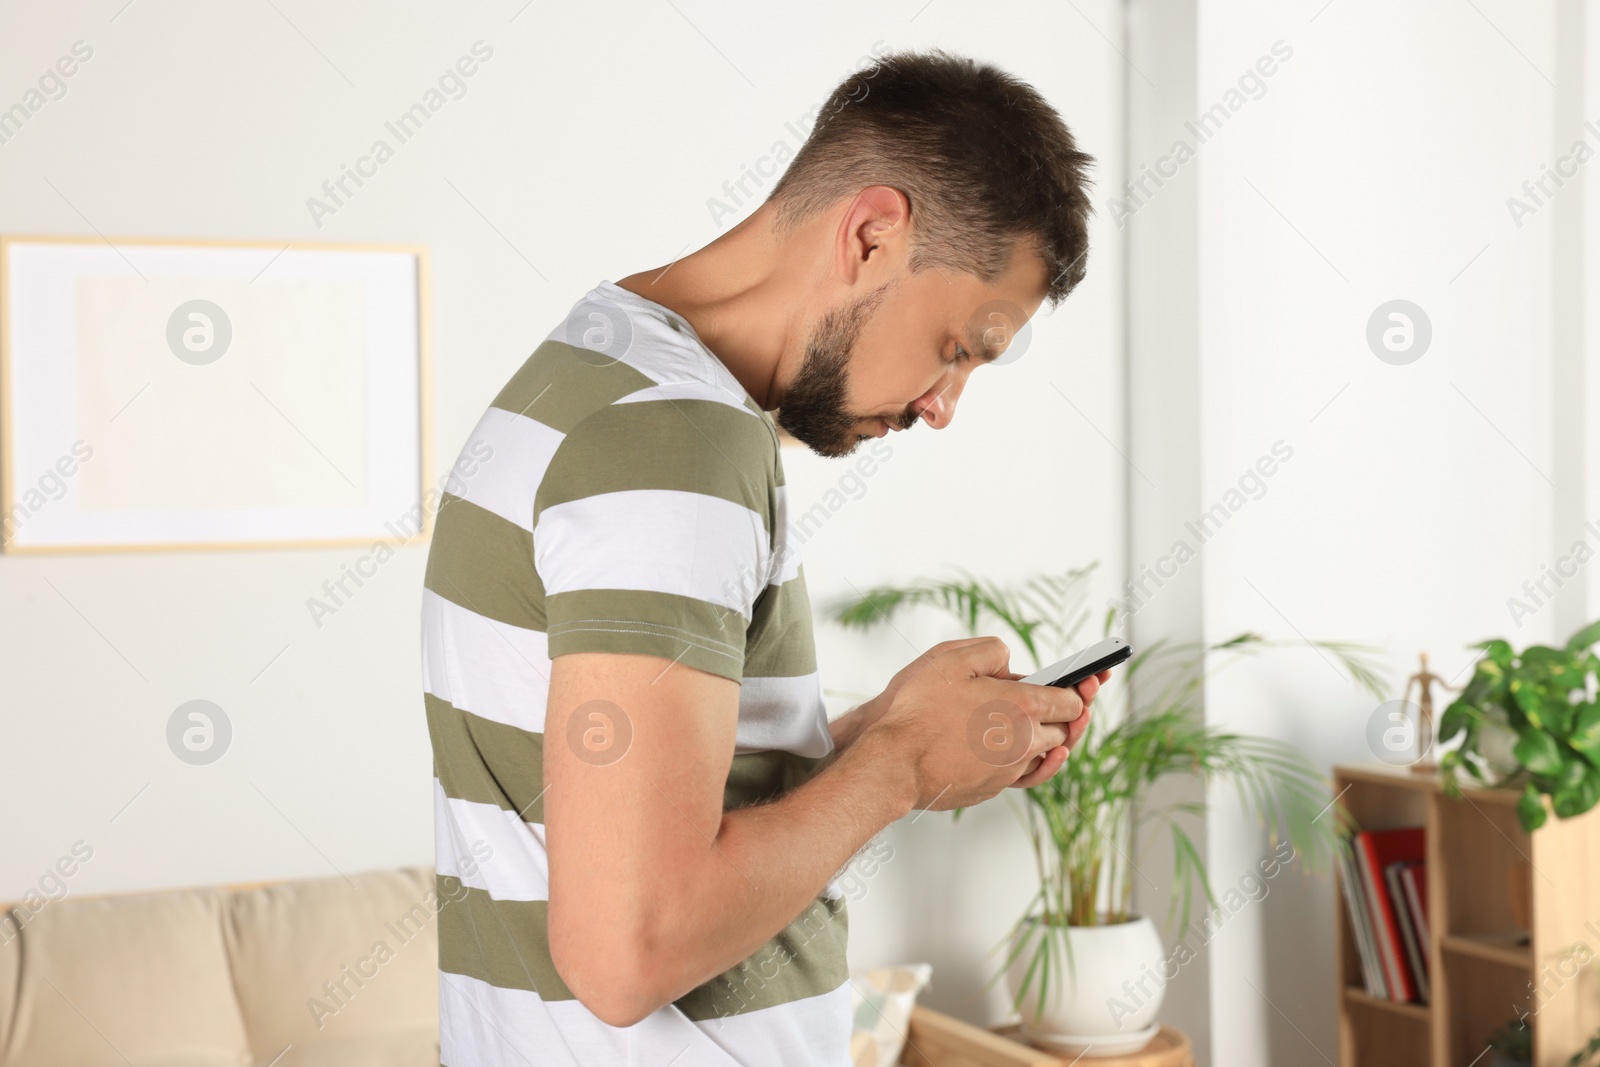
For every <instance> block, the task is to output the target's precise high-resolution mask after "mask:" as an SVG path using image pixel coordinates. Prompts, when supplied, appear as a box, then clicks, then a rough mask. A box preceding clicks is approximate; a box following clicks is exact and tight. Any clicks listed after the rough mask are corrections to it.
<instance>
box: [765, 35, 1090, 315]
mask: <svg viewBox="0 0 1600 1067" xmlns="http://www.w3.org/2000/svg"><path fill="white" fill-rule="evenodd" d="M1093 164H1094V158H1093V157H1092V156H1090V155H1088V154H1087V153H1085V152H1080V151H1079V150H1078V146H1077V143H1076V142H1075V141H1074V139H1073V136H1072V131H1071V130H1069V129H1067V126H1066V123H1064V122H1062V120H1061V116H1060V115H1059V114H1057V113H1056V111H1055V109H1054V108H1052V107H1051V106H1050V105H1049V104H1048V103H1046V102H1045V99H1044V97H1042V96H1040V95H1039V92H1038V90H1036V89H1034V88H1033V87H1032V86H1031V85H1029V84H1027V83H1026V82H1024V81H1022V80H1021V79H1019V78H1016V77H1014V76H1012V75H1010V74H1007V73H1006V72H1005V71H1003V70H1000V69H999V68H997V67H994V66H991V65H989V64H987V63H978V62H976V61H974V60H971V59H967V58H964V57H961V56H955V55H951V54H950V53H948V52H945V51H944V50H942V49H937V48H935V49H931V50H929V51H925V52H898V53H892V54H889V55H885V56H883V57H881V58H880V59H879V60H878V61H877V62H875V63H873V64H872V65H870V66H868V67H865V68H863V69H862V70H860V71H859V72H858V73H856V74H853V75H851V76H850V77H849V78H846V79H845V80H844V81H843V82H841V83H840V84H839V85H838V87H837V88H835V89H834V90H833V92H832V93H831V94H830V95H829V97H828V100H827V103H825V104H824V105H823V108H822V114H821V117H819V118H818V119H817V123H816V126H815V127H814V128H813V129H812V131H811V135H810V136H809V137H807V138H806V142H805V144H803V145H801V146H800V150H799V152H797V153H796V154H795V157H794V159H793V160H792V161H791V162H790V164H789V166H788V168H787V169H786V170H785V171H784V172H783V176H782V177H781V178H779V179H778V183H777V184H776V185H775V186H773V189H772V192H771V194H770V195H769V196H768V200H769V201H771V202H773V204H774V206H775V207H776V213H775V224H776V226H777V228H778V229H779V231H780V232H782V231H785V230H788V229H791V228H792V227H793V226H795V225H797V224H798V223H800V222H802V221H804V220H806V219H808V218H810V217H812V216H813V215H815V214H816V213H817V212H819V211H822V210H824V209H825V208H827V207H829V206H830V205H832V204H835V203H837V202H838V201H839V200H840V199H841V198H842V197H845V196H848V195H850V194H851V193H854V192H857V191H859V190H861V189H864V188H866V187H867V186H869V185H888V186H893V187H894V188H896V189H899V190H900V191H901V192H903V193H904V194H905V195H906V199H907V200H909V201H910V202H911V218H912V224H913V225H912V232H913V235H914V236H913V243H912V252H911V261H910V265H911V270H912V271H913V272H914V273H915V272H920V271H923V270H926V269H928V268H930V267H939V268H942V269H945V270H949V271H954V272H959V273H963V274H970V275H974V276H976V277H977V278H979V279H980V280H982V281H984V282H986V283H992V282H994V281H995V280H996V279H998V278H999V277H1000V275H1001V274H1002V273H1004V272H1005V269H1006V266H1007V264H1008V263H1009V261H1010V257H1011V253H1012V250H1013V248H1018V247H1026V245H1019V243H1018V242H1019V239H1021V240H1023V241H1025V242H1028V243H1031V245H1032V248H1033V250H1035V251H1036V252H1037V253H1038V254H1039V256H1040V258H1041V259H1042V260H1043V261H1044V265H1045V270H1046V277H1047V278H1049V284H1048V286H1047V288H1046V291H1045V298H1046V300H1047V301H1048V302H1049V305H1050V306H1051V307H1052V308H1054V307H1055V306H1056V305H1057V304H1059V303H1060V302H1061V300H1062V299H1063V298H1065V297H1066V295H1067V294H1068V293H1070V292H1071V291H1072V289H1073V287H1074V286H1076V285H1077V284H1078V282H1079V281H1081V280H1082V279H1083V276H1084V271H1085V267H1086V264H1087V259H1088V254H1089V235H1088V225H1087V223H1088V217H1089V214H1090V213H1091V212H1092V211H1093V210H1094V208H1093V206H1092V205H1091V204H1090V202H1089V195H1088V192H1087V189H1086V187H1087V186H1088V185H1089V184H1090V182H1089V179H1088V177H1087V176H1086V173H1085V172H1086V171H1087V170H1088V168H1089V167H1091V166H1093Z"/></svg>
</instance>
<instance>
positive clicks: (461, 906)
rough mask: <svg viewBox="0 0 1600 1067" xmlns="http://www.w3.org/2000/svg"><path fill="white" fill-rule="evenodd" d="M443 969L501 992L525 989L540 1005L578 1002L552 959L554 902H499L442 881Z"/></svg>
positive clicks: (478, 891) (451, 881)
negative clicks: (551, 918) (551, 942)
mask: <svg viewBox="0 0 1600 1067" xmlns="http://www.w3.org/2000/svg"><path fill="white" fill-rule="evenodd" d="M435 878H436V880H437V882H438V894H439V898H440V899H441V900H444V901H447V902H448V903H447V904H445V905H444V906H443V907H441V908H440V909H439V969H440V970H441V971H448V972H449V973H450V974H464V975H466V976H467V977H469V978H476V979H478V980H479V981H482V982H488V983H489V984H490V985H492V986H498V987H499V988H501V989H525V990H530V991H532V992H534V993H538V994H539V999H540V1000H573V999H575V998H574V997H573V995H572V990H570V989H568V988H567V983H565V982H563V981H562V980H561V975H560V974H558V973H557V972H556V967H555V964H554V963H553V962H551V959H550V936H549V930H550V902H549V901H547V900H495V899H494V898H493V897H491V896H489V893H488V891H487V890H483V889H474V888H472V887H471V886H465V885H462V884H461V880H460V879H458V878H452V877H450V876H449V875H436V876H435Z"/></svg>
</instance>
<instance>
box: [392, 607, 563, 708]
mask: <svg viewBox="0 0 1600 1067" xmlns="http://www.w3.org/2000/svg"><path fill="white" fill-rule="evenodd" d="M422 688H423V690H424V691H425V692H427V693H429V694H431V695H433V696H436V697H438V698H439V699H440V700H443V701H445V702H446V703H448V704H449V705H450V706H451V707H453V708H457V709H459V710H461V711H470V712H471V713H472V714H474V715H480V716H482V717H483V718H485V719H492V720H493V721H495V722H498V723H504V724H505V725H507V726H515V727H517V728H518V729H521V730H529V731H532V732H533V733H543V732H544V711H545V705H546V702H547V701H548V699H549V695H550V646H549V640H548V639H547V637H546V636H545V634H544V633H543V632H542V631H540V630H526V629H523V628H522V627H520V626H511V625H509V624H508V623H503V622H496V621H495V620H493V619H490V618H487V617H485V616H483V615H479V614H478V613H477V612H475V611H472V610H470V609H468V608H464V607H461V606H460V605H459V604H454V603H451V602H450V601H448V600H446V599H445V598H444V597H442V596H440V595H439V594H437V593H435V592H433V591H432V590H430V589H424V590H423V591H422Z"/></svg>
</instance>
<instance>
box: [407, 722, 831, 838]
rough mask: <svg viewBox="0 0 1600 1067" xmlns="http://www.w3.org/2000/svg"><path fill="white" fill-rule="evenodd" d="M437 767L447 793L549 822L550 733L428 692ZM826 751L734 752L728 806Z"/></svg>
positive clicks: (770, 795)
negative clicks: (547, 757) (546, 737)
mask: <svg viewBox="0 0 1600 1067" xmlns="http://www.w3.org/2000/svg"><path fill="white" fill-rule="evenodd" d="M422 699H423V705H424V706H425V708H426V710H427V717H428V737H429V739H430V740H431V741H432V742H433V770H434V774H436V775H438V777H439V785H440V787H441V788H442V789H443V790H444V795H445V796H447V797H450V798H452V799H454V800H465V801H468V802H469V803H473V804H493V805H494V806H495V807H497V808H500V809H502V810H503V811H514V812H517V813H518V814H519V815H520V816H521V818H522V820H523V821H524V822H530V823H541V824H542V823H543V822H544V799H543V794H544V735H543V734H539V733H534V732H533V731H531V730H523V729H521V728H519V727H516V726H507V725H506V724H505V723H500V722H495V721H494V720H492V719H485V718H483V717H482V716H481V715H474V714H472V713H471V712H469V711H462V710H461V709H459V708H456V707H452V706H451V705H450V704H449V703H448V702H447V701H444V700H441V699H439V698H438V697H436V696H434V695H433V694H431V693H424V694H423V698H422ZM826 758H827V757H825V756H820V757H810V756H798V755H795V754H794V753H793V752H783V751H779V750H776V749H775V750H772V751H770V752H747V753H743V754H741V755H737V756H734V757H733V761H732V763H731V764H730V766H729V768H728V777H727V780H726V781H725V782H724V783H723V790H722V807H723V810H724V811H732V810H734V809H735V808H742V807H746V806H748V805H750V804H758V803H762V802H764V801H768V800H774V799H776V798H777V797H780V796H782V795H783V794H784V793H787V792H788V791H789V790H791V789H794V788H795V787H796V786H798V785H800V784H801V783H802V782H804V781H805V780H806V779H807V778H809V777H811V775H813V774H814V773H816V771H817V768H818V767H819V766H821V764H822V763H823V761H824V760H825V759H826Z"/></svg>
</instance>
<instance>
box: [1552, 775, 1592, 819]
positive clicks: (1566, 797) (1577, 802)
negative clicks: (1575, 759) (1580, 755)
mask: <svg viewBox="0 0 1600 1067" xmlns="http://www.w3.org/2000/svg"><path fill="white" fill-rule="evenodd" d="M1551 799H1552V800H1553V801H1554V805H1553V806H1554V807H1555V810H1556V815H1558V816H1559V817H1561V818H1563V819H1570V818H1572V817H1573V816H1574V815H1582V814H1583V813H1584V812H1586V811H1588V810H1589V809H1590V808H1592V807H1594V806H1595V803H1596V802H1597V801H1600V770H1596V769H1595V768H1593V767H1584V773H1583V775H1582V777H1581V780H1580V781H1579V783H1578V784H1577V785H1576V786H1573V787H1571V788H1567V789H1561V790H1558V791H1557V792H1556V794H1555V796H1554V797H1552V798H1551Z"/></svg>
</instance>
